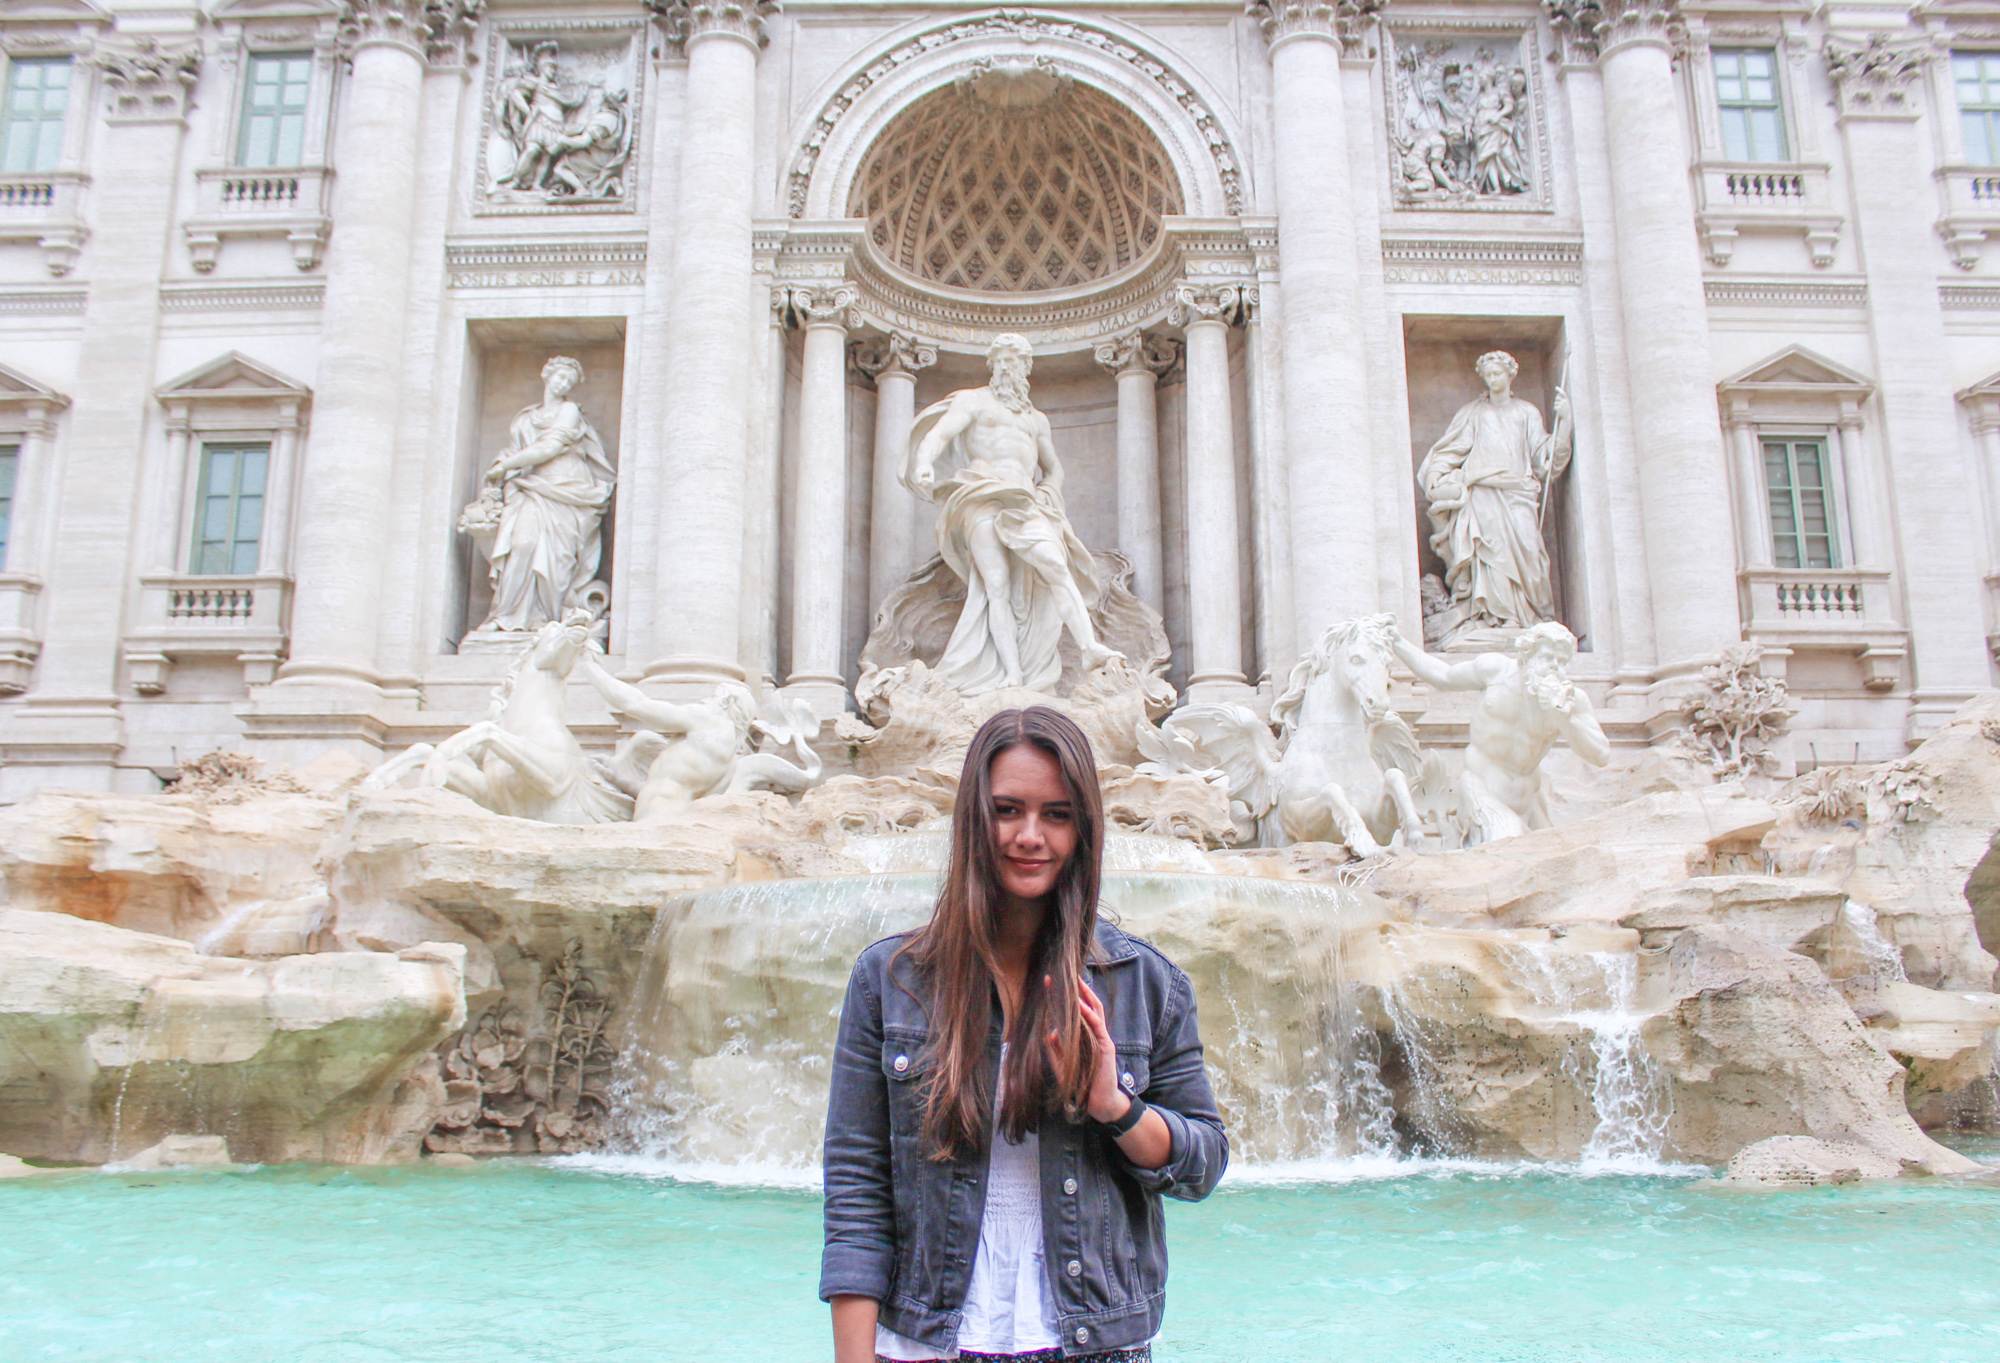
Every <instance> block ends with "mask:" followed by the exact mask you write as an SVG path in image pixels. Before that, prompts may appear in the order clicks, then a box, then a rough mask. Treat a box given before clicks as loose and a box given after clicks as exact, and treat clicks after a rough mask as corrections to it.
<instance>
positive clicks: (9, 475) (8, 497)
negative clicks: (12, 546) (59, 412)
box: [0, 445, 21, 569]
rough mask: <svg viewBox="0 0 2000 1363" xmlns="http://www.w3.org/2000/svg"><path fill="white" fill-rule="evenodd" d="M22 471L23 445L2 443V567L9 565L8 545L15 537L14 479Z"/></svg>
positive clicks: (0, 503) (0, 452)
mask: <svg viewBox="0 0 2000 1363" xmlns="http://www.w3.org/2000/svg"><path fill="white" fill-rule="evenodd" d="M20 472H21V447H20V446H19V445H0V569H4V568H5V567H6V566H7V546H8V544H9V543H11V542H12V540H13V538H14V480H15V479H16V478H18V477H19V476H20Z"/></svg>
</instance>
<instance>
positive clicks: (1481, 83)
mask: <svg viewBox="0 0 2000 1363" xmlns="http://www.w3.org/2000/svg"><path fill="white" fill-rule="evenodd" d="M1382 32H1383V37H1382V45H1383V63H1384V66H1383V81H1382V89H1383V95H1384V99H1385V102H1386V104H1387V109H1386V111H1385V112H1386V117H1387V121H1388V131H1389V137H1388V145H1389V184H1390V187H1391V190H1392V192H1393V194H1394V197H1395V202H1396V206H1397V207H1399V208H1404V209H1420V210H1436V209H1443V210H1451V211H1457V210H1472V211H1484V212H1523V211H1526V212H1547V211H1549V210H1550V209H1551V208H1552V207H1553V206H1554V204H1553V200H1552V196H1551V194H1550V191H1549V166H1550V157H1549V131H1548V119H1547V113H1546V97H1545V94H1544V92H1543V88H1542V76H1541V68H1542V58H1541V48H1540V44H1539V42H1538V41H1537V39H1536V36H1535V31H1534V29H1533V28H1532V27H1531V26H1529V25H1527V24H1525V23H1522V22H1519V21H1493V22H1489V23H1484V24H1481V23H1469V22H1463V21H1454V22H1453V24H1452V26H1451V27H1450V28H1437V27H1430V26H1427V25H1424V24H1421V23H1412V22H1405V23H1400V24H1398V23H1395V22H1394V21H1393V19H1392V20H1391V21H1390V22H1388V23H1385V24H1384V26H1383V31H1382Z"/></svg>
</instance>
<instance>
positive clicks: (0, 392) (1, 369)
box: [0, 364, 69, 407]
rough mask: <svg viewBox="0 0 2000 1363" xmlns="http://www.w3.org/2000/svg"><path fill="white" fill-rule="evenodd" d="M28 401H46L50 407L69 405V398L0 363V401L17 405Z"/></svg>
mask: <svg viewBox="0 0 2000 1363" xmlns="http://www.w3.org/2000/svg"><path fill="white" fill-rule="evenodd" d="M28 402H39V403H46V404H47V405H49V406H51V407H67V406H69V399H68V398H66V397H64V396H63V395H62V394H61V393H58V392H57V391H56V390H55V389H53V388H50V387H49V386H48V385H47V384H42V383H37V382H35V380H33V379H31V378H29V377H28V376H27V375H26V374H23V373H22V372H21V371H20V370H18V369H10V368H8V367H7V366H6V365H4V364H0V403H5V404H8V405H12V406H19V405H20V404H22V403H28Z"/></svg>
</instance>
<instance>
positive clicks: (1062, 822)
mask: <svg viewBox="0 0 2000 1363" xmlns="http://www.w3.org/2000/svg"><path fill="white" fill-rule="evenodd" d="M992 785H993V856H994V860H995V861H996V862H997V863H998V865H999V868H1000V888H1001V889H1002V890H1004V891H1005V892H1006V893H1007V896H1008V898H1009V899H1013V900H1032V899H1042V898H1045V897H1046V896H1048V895H1050V894H1052V893H1054V891H1055V888H1056V878H1057V877H1058V876H1059V875H1060V874H1061V873H1062V868H1063V866H1064V865H1065V864H1066V863H1067V862H1068V861H1069V859H1070V856H1071V855H1072V854H1073V853H1074V852H1075V851H1076V807H1075V804H1074V802H1072V801H1071V799H1070V794H1069V788H1068V787H1067V786H1065V785H1064V784H1063V779H1062V768H1061V767H1059V766H1057V765H1056V759H1055V758H1054V757H1052V756H1050V755H1049V754H1048V753H1046V752H1044V751H1043V750H1042V749H1040V748H1038V747H1036V746H1034V745H1033V744H1032V743H1016V744H1015V745H1014V746H1013V747H1011V748H1002V749H1001V750H1000V752H999V754H998V755H997V756H995V757H994V759H993V770H992Z"/></svg>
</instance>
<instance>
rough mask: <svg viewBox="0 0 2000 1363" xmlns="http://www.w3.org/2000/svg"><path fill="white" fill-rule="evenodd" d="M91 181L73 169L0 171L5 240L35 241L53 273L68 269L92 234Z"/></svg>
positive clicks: (0, 229)
mask: <svg viewBox="0 0 2000 1363" xmlns="http://www.w3.org/2000/svg"><path fill="white" fill-rule="evenodd" d="M89 183H90V181H89V178H88V177H87V176H85V175H84V174H82V173H81V172H80V171H74V170H45V171H37V172H34V173H25V174H7V175H0V242H10V241H31V242H34V243H36V244H37V245H39V246H40V247H41V248H42V261H43V264H45V265H46V266H47V267H48V271H49V273H50V274H52V275H56V276H58V277H60V276H62V275H66V274H68V273H69V272H70V270H71V269H72V268H73V267H74V266H75V265H76V258H77V256H78V255H79V254H80V253H81V252H82V250H83V240H84V237H85V236H86V235H87V229H86V228H85V227H84V212H83V191H84V188H85V186H87V185H88V184H89Z"/></svg>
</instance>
